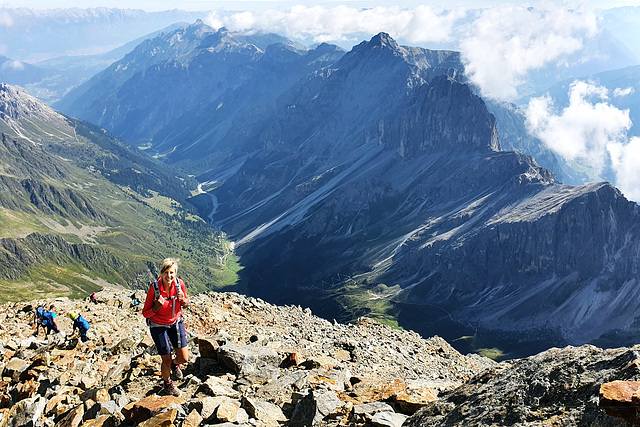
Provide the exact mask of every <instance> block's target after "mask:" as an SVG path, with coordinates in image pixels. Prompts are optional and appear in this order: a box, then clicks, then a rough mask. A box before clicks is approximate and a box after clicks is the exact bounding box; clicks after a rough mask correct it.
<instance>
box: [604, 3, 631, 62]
mask: <svg viewBox="0 0 640 427" xmlns="http://www.w3.org/2000/svg"><path fill="white" fill-rule="evenodd" d="M601 25H602V27H603V28H606V29H607V31H609V32H610V33H611V34H612V35H613V36H614V37H616V38H617V39H618V40H620V41H622V42H623V43H625V45H626V46H627V48H628V49H629V50H630V51H631V52H633V53H634V55H635V56H636V58H640V44H638V39H639V38H640V7H638V6H624V7H615V8H611V9H606V10H604V11H602V13H601Z"/></svg>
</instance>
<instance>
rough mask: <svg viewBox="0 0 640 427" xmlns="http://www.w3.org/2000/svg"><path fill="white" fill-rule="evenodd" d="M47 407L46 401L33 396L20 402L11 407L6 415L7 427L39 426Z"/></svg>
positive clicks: (40, 397)
mask: <svg viewBox="0 0 640 427" xmlns="http://www.w3.org/2000/svg"><path fill="white" fill-rule="evenodd" d="M46 406H47V399H45V398H44V397H42V396H35V397H32V398H29V399H24V400H21V401H20V402H18V403H16V404H15V405H13V406H12V407H11V409H10V410H9V413H8V414H7V418H6V424H3V426H5V425H6V426H7V427H31V426H38V425H41V422H40V417H41V415H42V412H43V411H44V408H45V407H46Z"/></svg>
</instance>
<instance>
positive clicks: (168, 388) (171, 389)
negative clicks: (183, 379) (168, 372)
mask: <svg viewBox="0 0 640 427" xmlns="http://www.w3.org/2000/svg"><path fill="white" fill-rule="evenodd" d="M164 391H165V393H167V394H170V395H172V396H180V390H178V387H176V385H175V384H174V383H173V381H171V382H170V383H164Z"/></svg>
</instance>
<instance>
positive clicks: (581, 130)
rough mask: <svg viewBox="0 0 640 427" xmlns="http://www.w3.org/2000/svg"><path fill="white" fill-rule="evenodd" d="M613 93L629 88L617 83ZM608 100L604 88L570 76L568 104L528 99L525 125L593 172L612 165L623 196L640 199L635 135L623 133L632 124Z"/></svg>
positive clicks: (638, 148)
mask: <svg viewBox="0 0 640 427" xmlns="http://www.w3.org/2000/svg"><path fill="white" fill-rule="evenodd" d="M613 92H614V95H615V94H619V93H630V91H629V90H628V89H620V88H617V89H615V90H614V91H613ZM616 96H617V95H616ZM608 101H609V90H608V89H607V88H605V87H603V86H598V85H597V84H595V83H591V82H585V81H579V80H578V81H574V82H573V83H572V84H571V86H570V88H569V105H568V106H567V107H565V108H563V109H559V110H558V109H556V108H555V107H554V105H553V101H552V100H551V98H550V97H549V96H542V97H538V98H533V99H531V100H530V101H529V104H528V106H527V108H526V113H527V126H528V127H529V130H530V132H531V133H532V134H534V135H536V136H537V137H538V138H540V139H541V140H542V141H543V142H544V143H545V144H546V145H547V146H548V147H549V148H550V149H551V150H553V151H554V152H556V153H558V154H559V155H560V156H562V157H564V158H565V159H567V160H569V161H576V162H578V163H580V164H582V165H585V166H588V167H589V168H591V169H592V170H593V171H594V172H596V173H597V174H602V173H603V172H606V171H607V169H610V170H612V171H613V174H614V175H615V178H616V181H615V185H616V187H618V188H619V189H620V191H622V193H624V195H625V196H626V197H627V198H629V199H631V200H634V201H640V168H638V165H640V138H631V139H629V138H628V136H627V134H628V132H629V129H630V128H631V126H632V125H633V123H632V122H631V120H630V118H629V110H628V109H627V110H620V109H618V108H616V107H615V106H613V105H611V103H609V102H608Z"/></svg>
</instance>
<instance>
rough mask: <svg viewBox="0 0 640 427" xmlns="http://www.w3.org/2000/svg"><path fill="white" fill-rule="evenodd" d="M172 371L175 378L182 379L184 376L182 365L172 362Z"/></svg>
mask: <svg viewBox="0 0 640 427" xmlns="http://www.w3.org/2000/svg"><path fill="white" fill-rule="evenodd" d="M171 373H172V374H173V379H174V380H181V379H182V378H183V375H182V369H180V365H176V364H175V363H172V364H171Z"/></svg>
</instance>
